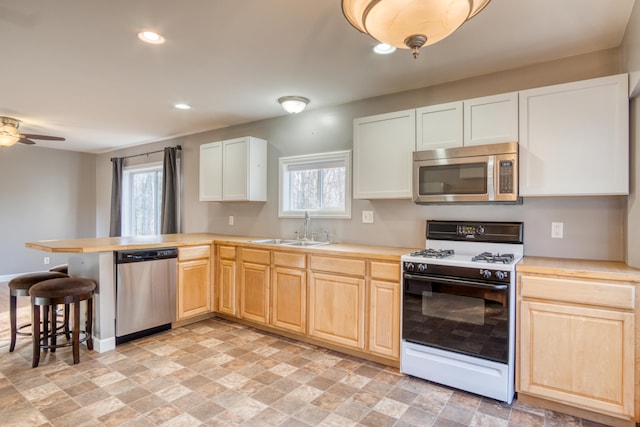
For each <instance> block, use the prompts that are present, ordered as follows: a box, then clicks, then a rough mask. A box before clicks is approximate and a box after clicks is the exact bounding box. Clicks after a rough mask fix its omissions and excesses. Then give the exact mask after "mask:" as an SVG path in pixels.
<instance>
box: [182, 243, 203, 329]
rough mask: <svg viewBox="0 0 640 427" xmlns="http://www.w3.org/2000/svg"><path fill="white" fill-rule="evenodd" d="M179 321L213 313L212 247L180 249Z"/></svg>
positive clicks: (201, 246)
mask: <svg viewBox="0 0 640 427" xmlns="http://www.w3.org/2000/svg"><path fill="white" fill-rule="evenodd" d="M176 299H177V320H184V319H187V318H189V317H193V316H197V315H201V314H206V313H209V312H211V246H210V245H200V246H188V247H183V248H179V249H178V290H177V298H176Z"/></svg>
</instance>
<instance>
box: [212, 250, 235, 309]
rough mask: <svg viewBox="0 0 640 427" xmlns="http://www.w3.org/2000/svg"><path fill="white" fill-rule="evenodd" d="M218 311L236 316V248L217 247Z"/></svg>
mask: <svg viewBox="0 0 640 427" xmlns="http://www.w3.org/2000/svg"><path fill="white" fill-rule="evenodd" d="M217 264H218V276H217V277H218V280H217V283H216V285H217V286H216V289H217V294H218V311H219V312H220V313H224V314H228V315H230V316H237V295H236V286H237V284H236V270H237V263H236V247H235V246H220V247H218V262H217Z"/></svg>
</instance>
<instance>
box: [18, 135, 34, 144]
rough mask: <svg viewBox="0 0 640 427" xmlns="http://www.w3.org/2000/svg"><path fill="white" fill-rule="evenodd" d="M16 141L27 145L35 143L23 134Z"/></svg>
mask: <svg viewBox="0 0 640 427" xmlns="http://www.w3.org/2000/svg"><path fill="white" fill-rule="evenodd" d="M18 142H19V143H21V144H27V145H33V144H35V142H33V141H32V140H30V139H28V138H25V137H24V136H23V137H22V138H20V139H19V140H18Z"/></svg>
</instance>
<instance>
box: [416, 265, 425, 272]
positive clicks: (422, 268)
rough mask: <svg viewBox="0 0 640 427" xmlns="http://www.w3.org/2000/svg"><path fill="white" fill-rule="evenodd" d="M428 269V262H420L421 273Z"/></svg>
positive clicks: (419, 269)
mask: <svg viewBox="0 0 640 427" xmlns="http://www.w3.org/2000/svg"><path fill="white" fill-rule="evenodd" d="M426 269H427V265H426V264H418V271H419V272H420V273H424V272H425V270H426Z"/></svg>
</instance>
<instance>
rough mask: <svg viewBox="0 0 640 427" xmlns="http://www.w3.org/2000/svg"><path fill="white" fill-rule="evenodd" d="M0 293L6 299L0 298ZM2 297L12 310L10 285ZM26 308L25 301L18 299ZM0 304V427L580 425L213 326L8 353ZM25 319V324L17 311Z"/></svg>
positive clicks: (21, 347)
mask: <svg viewBox="0 0 640 427" xmlns="http://www.w3.org/2000/svg"><path fill="white" fill-rule="evenodd" d="M3 286H4V289H2V288H3ZM0 298H1V299H3V300H5V301H6V300H8V296H7V293H6V284H0ZM25 299H26V298H25ZM5 301H2V302H1V303H0V425H1V426H49V425H53V426H73V427H79V426H102V425H104V426H136V427H137V426H155V425H162V426H301V427H304V426H398V427H399V426H439V427H459V426H482V427H492V426H496V427H498V426H504V427H508V426H513V427H515V426H584V427H595V426H599V425H600V424H596V423H593V422H590V421H586V420H581V419H578V418H574V417H570V416H567V415H563V414H560V413H556V412H552V411H547V410H544V409H540V408H536V407H532V406H529V405H526V404H522V403H520V402H518V401H517V400H516V401H514V403H513V404H512V405H507V404H504V403H500V402H497V401H494V400H491V399H487V398H482V397H479V396H476V395H472V394H469V393H465V392H461V391H456V390H453V389H450V388H447V387H443V386H440V385H436V384H433V383H430V382H427V381H423V380H420V379H416V378H412V377H408V376H404V375H401V374H400V373H399V372H398V370H397V369H392V368H387V367H384V366H382V365H378V364H375V363H372V362H368V361H365V360H362V359H358V358H355V357H351V356H346V355H343V354H340V353H337V352H333V351H329V350H325V349H322V348H318V347H315V346H313V345H308V344H305V343H300V342H297V341H294V340H290V339H286V338H282V337H278V336H276V335H272V334H269V333H264V332H261V331H258V330H255V329H252V328H248V327H246V326H242V325H238V324H235V323H231V322H227V321H224V320H219V319H210V320H207V321H203V322H199V323H197V324H193V325H190V326H187V327H182V328H177V329H173V330H171V331H167V332H164V333H160V334H156V335H154V336H152V337H147V338H144V339H140V340H137V341H134V342H131V343H127V344H123V345H120V346H118V347H117V348H116V350H114V351H110V352H106V353H96V352H95V351H88V350H86V347H84V346H83V349H82V350H81V354H80V358H81V362H80V364H78V365H73V364H72V357H71V350H70V349H63V350H58V351H57V352H56V353H55V354H51V353H49V354H46V355H45V356H44V357H43V358H42V359H41V362H40V366H39V367H38V368H35V369H32V368H31V342H30V341H29V340H28V339H26V338H21V339H19V341H18V345H17V347H16V351H15V352H13V353H9V350H8V349H9V315H8V308H7V307H8V304H5ZM19 312H20V318H21V319H22V320H24V319H25V318H26V319H28V317H29V313H28V307H26V306H24V304H22V308H20V310H19Z"/></svg>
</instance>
